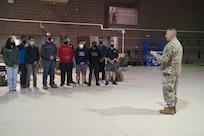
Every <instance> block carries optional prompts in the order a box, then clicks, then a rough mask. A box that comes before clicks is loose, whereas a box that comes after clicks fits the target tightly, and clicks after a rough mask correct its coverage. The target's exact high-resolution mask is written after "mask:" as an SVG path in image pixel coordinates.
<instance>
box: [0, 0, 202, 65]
mask: <svg viewBox="0 0 204 136" xmlns="http://www.w3.org/2000/svg"><path fill="white" fill-rule="evenodd" d="M108 5H111V6H119V7H129V8H138V10H139V17H138V19H139V23H138V25H137V26H123V25H114V26H109V27H117V28H140V29H162V30H166V29H167V28H169V27H174V28H176V29H178V30H185V31H204V25H203V24H204V19H203V12H204V9H203V8H202V2H201V1H193V0H189V1H186V0H185V1H184V0H171V1H164V0H136V1H135V0H125V1H124V0H69V2H68V3H66V4H63V3H55V4H53V3H47V2H41V0H15V3H14V4H9V3H7V0H1V1H0V18H17V19H32V20H51V21H65V22H82V23H94V24H103V25H104V26H106V27H108V22H107V21H108V20H107V18H108V14H107V13H108V8H107V7H108ZM43 25H44V26H45V28H44V29H42V28H40V24H39V23H22V22H6V21H0V45H1V47H2V46H4V44H5V40H6V39H5V40H4V39H2V38H1V36H2V35H4V36H5V35H8V36H9V35H34V36H35V35H36V36H40V35H42V36H43V35H44V34H45V32H48V31H49V32H51V33H52V34H53V35H56V36H64V35H70V36H71V37H72V42H73V44H76V42H77V36H118V37H119V46H118V47H119V51H121V34H119V33H118V32H117V31H101V29H100V27H99V26H77V25H59V24H43ZM164 34H165V32H163V31H158V32H152V31H126V33H125V50H133V49H134V50H136V46H137V50H139V51H140V56H139V57H142V55H141V46H142V41H143V40H144V39H147V38H146V35H150V37H149V39H163V38H164ZM178 37H179V39H180V40H182V43H183V46H184V50H185V55H184V60H185V61H184V62H194V63H197V62H204V42H203V39H204V33H196V32H195V33H192V32H191V33H189V32H187V33H178ZM197 39H198V40H199V41H200V42H196V40H197ZM198 40H197V41H198ZM189 41H190V42H189ZM198 51H201V58H200V59H198V57H197V52H198ZM189 59H190V60H193V61H189Z"/></svg>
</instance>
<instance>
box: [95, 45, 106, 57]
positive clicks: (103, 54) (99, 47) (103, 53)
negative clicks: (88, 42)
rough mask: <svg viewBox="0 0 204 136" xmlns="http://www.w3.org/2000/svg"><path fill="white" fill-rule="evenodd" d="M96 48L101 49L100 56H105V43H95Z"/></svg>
mask: <svg viewBox="0 0 204 136" xmlns="http://www.w3.org/2000/svg"><path fill="white" fill-rule="evenodd" d="M97 48H98V49H99V50H100V51H101V56H100V58H103V57H105V55H106V50H107V46H105V45H97Z"/></svg>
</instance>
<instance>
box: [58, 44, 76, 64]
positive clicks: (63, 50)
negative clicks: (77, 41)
mask: <svg viewBox="0 0 204 136" xmlns="http://www.w3.org/2000/svg"><path fill="white" fill-rule="evenodd" d="M73 55H74V50H73V48H72V46H71V45H64V44H61V45H60V46H59V47H58V56H59V58H60V62H72V61H73ZM67 56H69V57H70V59H65V58H66V57H67Z"/></svg>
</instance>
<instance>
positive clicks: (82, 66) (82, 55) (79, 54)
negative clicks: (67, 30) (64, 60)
mask: <svg viewBox="0 0 204 136" xmlns="http://www.w3.org/2000/svg"><path fill="white" fill-rule="evenodd" d="M74 55H75V60H76V82H77V83H76V86H79V84H80V83H79V82H80V73H82V84H83V85H85V83H84V82H85V81H86V80H85V78H86V70H87V62H88V53H87V50H86V49H84V45H83V42H82V41H79V42H78V48H77V49H76V50H75V52H74Z"/></svg>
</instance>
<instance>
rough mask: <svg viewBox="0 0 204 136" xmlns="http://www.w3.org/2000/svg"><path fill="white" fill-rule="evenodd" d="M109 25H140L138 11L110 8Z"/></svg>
mask: <svg viewBox="0 0 204 136" xmlns="http://www.w3.org/2000/svg"><path fill="white" fill-rule="evenodd" d="M109 24H121V25H138V9H133V8H121V7H109Z"/></svg>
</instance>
